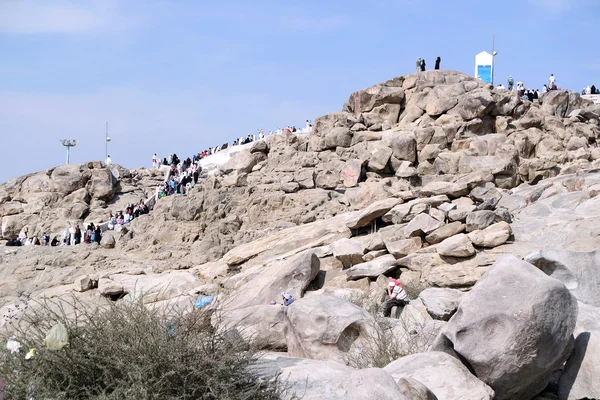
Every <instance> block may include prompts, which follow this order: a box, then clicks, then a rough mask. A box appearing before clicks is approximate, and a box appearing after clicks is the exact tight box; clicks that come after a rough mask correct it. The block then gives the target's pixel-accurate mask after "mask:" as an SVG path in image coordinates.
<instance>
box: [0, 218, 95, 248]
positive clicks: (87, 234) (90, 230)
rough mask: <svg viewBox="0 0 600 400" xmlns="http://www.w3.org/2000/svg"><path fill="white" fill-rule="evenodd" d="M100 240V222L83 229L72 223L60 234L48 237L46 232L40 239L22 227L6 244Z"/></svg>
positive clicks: (22, 244) (28, 244) (63, 244)
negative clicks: (16, 235) (30, 234)
mask: <svg viewBox="0 0 600 400" xmlns="http://www.w3.org/2000/svg"><path fill="white" fill-rule="evenodd" d="M100 240H102V230H101V229H100V224H98V225H94V223H93V222H92V223H90V224H88V226H87V227H86V228H85V230H82V229H81V228H80V226H79V224H74V225H71V226H69V227H68V228H66V229H65V230H63V232H62V235H60V236H54V237H53V238H52V239H51V238H50V234H48V233H47V232H43V233H42V240H41V241H40V239H39V238H38V237H37V236H29V235H28V229H27V228H24V229H22V230H21V232H20V233H19V236H18V237H16V238H9V239H8V240H7V241H6V246H9V247H10V246H52V247H55V246H74V245H77V244H80V243H86V244H92V243H98V244H99V243H100Z"/></svg>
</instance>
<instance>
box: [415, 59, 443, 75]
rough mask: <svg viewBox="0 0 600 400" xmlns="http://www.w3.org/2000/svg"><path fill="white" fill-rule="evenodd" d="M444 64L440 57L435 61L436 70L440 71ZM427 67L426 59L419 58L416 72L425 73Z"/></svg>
mask: <svg viewBox="0 0 600 400" xmlns="http://www.w3.org/2000/svg"><path fill="white" fill-rule="evenodd" d="M441 62H442V59H441V58H440V57H438V58H436V59H435V67H434V69H440V63H441ZM426 66H427V64H426V63H425V59H424V58H421V57H419V58H417V63H416V72H423V71H425V67H426Z"/></svg>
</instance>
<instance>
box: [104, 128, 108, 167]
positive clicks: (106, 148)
mask: <svg viewBox="0 0 600 400" xmlns="http://www.w3.org/2000/svg"><path fill="white" fill-rule="evenodd" d="M104 145H105V146H106V147H105V152H104V160H106V159H107V158H108V121H106V134H105V135H104Z"/></svg>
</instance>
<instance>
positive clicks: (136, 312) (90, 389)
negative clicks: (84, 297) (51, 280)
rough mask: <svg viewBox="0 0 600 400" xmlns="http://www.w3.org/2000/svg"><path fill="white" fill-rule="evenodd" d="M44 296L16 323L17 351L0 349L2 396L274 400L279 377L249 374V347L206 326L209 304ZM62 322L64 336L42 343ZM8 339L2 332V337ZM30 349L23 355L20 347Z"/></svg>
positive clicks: (74, 399)
mask: <svg viewBox="0 0 600 400" xmlns="http://www.w3.org/2000/svg"><path fill="white" fill-rule="evenodd" d="M69 303H70V304H68V305H67V306H65V304H64V303H58V302H56V303H43V304H41V305H40V307H37V308H34V309H32V310H31V312H29V313H27V314H26V315H25V316H24V317H23V320H22V322H21V323H20V324H19V325H18V326H17V327H15V332H13V334H15V336H17V340H18V341H19V342H20V343H22V345H23V347H22V348H21V351H20V352H19V353H16V354H11V353H10V352H8V350H6V348H5V346H3V347H2V349H0V379H2V380H3V381H4V383H5V398H7V399H26V398H33V397H35V399H36V400H38V399H52V400H62V399H65V400H66V399H69V400H77V399H94V400H113V399H114V400H116V399H120V400H122V399H136V400H144V399H166V400H171V399H172V400H183V399H190V400H191V399H206V400H212V399H230V400H238V399H239V400H242V399H259V400H260V399H269V400H270V399H278V398H279V395H278V390H277V387H276V386H277V382H264V381H259V380H257V379H256V378H254V377H253V376H252V375H250V374H249V373H248V368H247V367H248V365H249V364H250V362H251V358H252V354H253V348H252V347H251V346H250V345H249V344H248V343H245V342H243V341H242V340H240V339H239V336H237V335H236V336H233V337H231V336H230V335H228V332H226V331H222V330H220V329H219V328H218V327H217V328H215V327H213V325H211V314H212V312H210V311H205V310H195V311H182V310H177V309H173V308H166V309H165V308H158V307H149V306H146V305H144V304H143V301H142V299H139V300H137V301H135V302H125V301H118V302H116V303H112V302H109V301H107V302H106V303H101V304H99V305H95V306H90V305H87V304H83V303H81V302H80V301H78V300H75V299H73V300H72V301H70V302H69ZM56 322H61V323H62V324H63V325H64V326H65V327H66V328H67V332H68V335H69V343H68V344H67V345H66V346H65V347H64V348H63V349H62V350H58V351H49V350H47V349H46V348H45V346H44V339H45V336H46V334H47V332H48V330H49V329H50V328H51V327H52V326H53V325H54V324H55V323H56ZM3 339H4V341H3V343H6V338H3ZM30 348H36V350H37V351H36V355H35V357H34V358H32V359H31V360H25V357H24V356H25V353H26V352H27V351H28V350H29V349H30Z"/></svg>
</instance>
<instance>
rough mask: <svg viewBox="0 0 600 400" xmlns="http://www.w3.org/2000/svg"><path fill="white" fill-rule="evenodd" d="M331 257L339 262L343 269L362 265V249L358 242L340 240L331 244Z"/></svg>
mask: <svg viewBox="0 0 600 400" xmlns="http://www.w3.org/2000/svg"><path fill="white" fill-rule="evenodd" d="M331 250H332V252H333V256H334V257H335V258H337V259H338V260H340V262H341V263H342V265H343V266H344V268H350V267H352V266H353V265H356V264H360V263H362V261H363V260H362V257H363V249H362V246H361V244H360V242H358V241H356V240H352V239H340V240H338V241H336V242H333V243H332V244H331Z"/></svg>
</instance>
